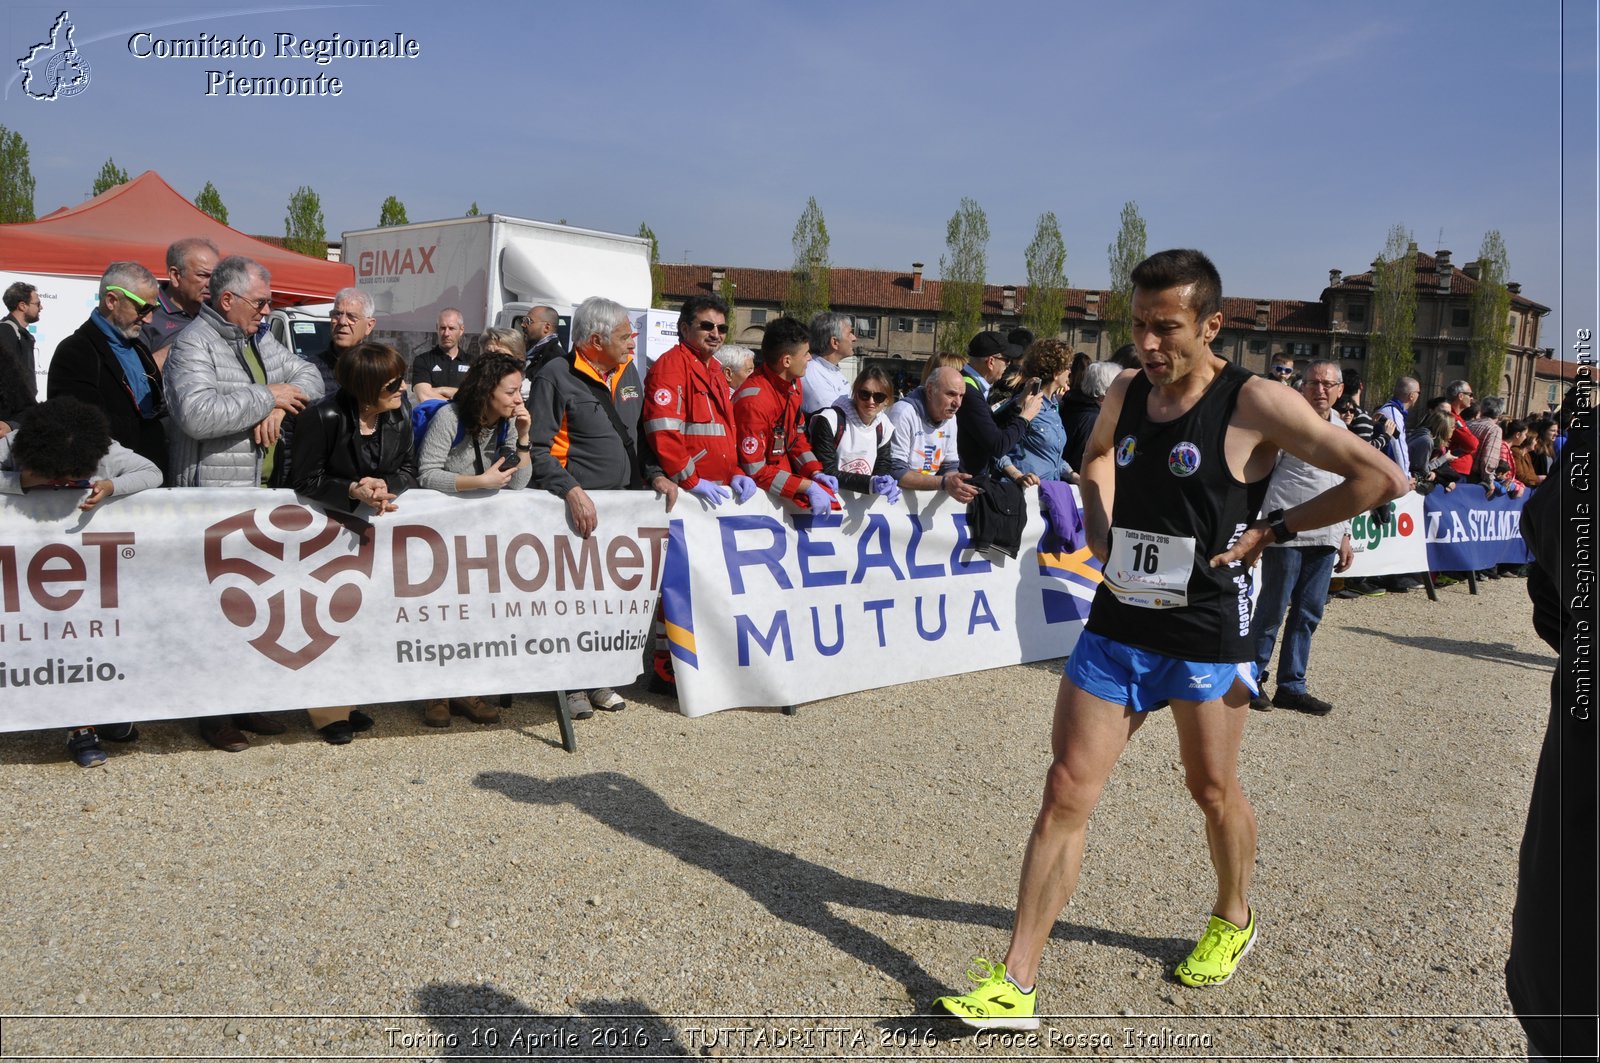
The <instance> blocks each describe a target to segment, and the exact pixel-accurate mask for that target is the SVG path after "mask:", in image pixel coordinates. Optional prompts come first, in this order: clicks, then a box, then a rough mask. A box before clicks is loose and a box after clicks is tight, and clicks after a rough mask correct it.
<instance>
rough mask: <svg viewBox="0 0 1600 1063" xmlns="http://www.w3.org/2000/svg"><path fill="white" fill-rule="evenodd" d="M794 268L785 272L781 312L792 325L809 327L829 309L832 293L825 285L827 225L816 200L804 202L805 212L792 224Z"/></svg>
mask: <svg viewBox="0 0 1600 1063" xmlns="http://www.w3.org/2000/svg"><path fill="white" fill-rule="evenodd" d="M790 243H791V244H792V245H793V247H794V266H793V267H792V268H791V269H790V271H789V287H788V288H787V289H786V290H785V291H784V293H783V312H784V313H785V314H788V315H789V316H790V317H792V318H794V319H795V320H796V321H801V322H804V323H805V324H807V325H809V324H811V319H812V318H813V317H816V316H817V315H818V314H820V313H822V312H823V311H825V310H827V309H829V308H830V306H831V305H832V298H833V293H832V291H831V290H830V287H829V282H828V271H829V269H830V263H829V261H828V223H827V222H826V221H824V220H823V217H822V208H821V207H819V206H817V197H816V196H810V197H808V198H807V199H806V209H805V210H802V211H801V212H800V220H799V221H797V222H795V223H794V236H793V238H792V239H791V240H790Z"/></svg>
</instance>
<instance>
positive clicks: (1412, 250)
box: [1406, 240, 1417, 255]
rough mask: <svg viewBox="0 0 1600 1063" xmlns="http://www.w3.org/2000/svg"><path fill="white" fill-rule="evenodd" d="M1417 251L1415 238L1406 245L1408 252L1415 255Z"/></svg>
mask: <svg viewBox="0 0 1600 1063" xmlns="http://www.w3.org/2000/svg"><path fill="white" fill-rule="evenodd" d="M1416 253H1417V242H1416V241H1415V240H1413V241H1411V242H1410V243H1409V244H1407V245H1406V254H1408V255H1414V254H1416Z"/></svg>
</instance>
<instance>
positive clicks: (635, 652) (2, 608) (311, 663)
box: [0, 489, 667, 731]
mask: <svg viewBox="0 0 1600 1063" xmlns="http://www.w3.org/2000/svg"><path fill="white" fill-rule="evenodd" d="M82 497H83V492H81V491H31V492H29V493H28V494H27V495H25V496H20V497H17V496H6V497H5V498H4V499H3V500H0V731H10V730H26V729H32V728H40V727H53V726H63V727H64V726H80V725H83V724H93V723H104V722H111V721H118V720H144V719H153V718H168V717H184V716H209V715H215V714H219V713H230V712H250V711H273V710H280V709H294V708H314V707H319V706H326V705H350V704H356V705H359V704H365V703H371V702H374V701H395V700H401V699H422V698H431V697H447V696H459V695H463V694H480V695H492V694H500V693H518V692H524V691H539V690H563V689H587V688H591V687H596V686H606V685H616V686H621V685H626V684H628V683H631V682H633V681H634V679H635V678H636V677H637V676H638V674H639V671H640V663H641V661H642V660H643V654H644V651H645V649H646V648H647V646H648V645H649V640H650V630H651V621H652V617H653V614H654V611H655V606H656V600H657V591H658V587H659V585H660V580H661V573H662V569H663V566H664V560H665V556H666V542H667V523H666V519H667V518H666V514H665V513H664V512H663V507H662V505H661V502H660V500H659V499H657V498H655V496H654V495H653V494H652V493H650V492H644V491H641V492H599V493H596V494H595V495H594V496H593V497H594V503H595V507H596V509H597V511H598V513H599V529H598V530H597V531H596V532H595V533H594V534H593V535H592V536H591V537H590V538H589V539H587V540H585V539H580V538H578V537H577V536H576V535H574V534H572V533H571V532H570V531H569V529H568V527H567V522H566V511H565V507H564V506H563V505H562V503H561V502H560V501H559V500H558V499H556V498H554V497H552V496H550V495H548V494H545V493H543V492H537V491H517V492H505V493H502V494H499V495H495V496H493V497H483V498H462V497H457V496H451V495H444V494H438V493H435V492H432V491H409V492H407V493H405V494H404V495H402V496H401V497H400V499H399V506H400V508H399V510H398V511H397V512H395V513H391V514H388V515H386V516H384V517H381V518H379V519H377V520H374V521H372V522H371V523H367V522H363V521H356V520H340V519H334V518H332V517H329V516H328V515H327V514H325V513H324V512H323V511H322V510H321V509H319V508H317V507H315V506H310V505H306V504H304V503H302V502H300V501H299V500H297V499H296V497H295V495H294V493H293V492H290V491H262V490H247V489H246V490H194V489H188V490H171V489H168V490H156V491H146V492H143V493H141V494H138V495H132V496H129V497H127V498H112V499H110V500H108V501H106V502H104V503H102V504H101V506H100V507H98V508H96V509H95V510H93V511H91V512H89V513H82V512H79V511H78V509H77V508H76V507H77V504H78V502H79V501H81V499H82Z"/></svg>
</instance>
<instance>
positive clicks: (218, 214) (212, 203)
mask: <svg viewBox="0 0 1600 1063" xmlns="http://www.w3.org/2000/svg"><path fill="white" fill-rule="evenodd" d="M194 205H195V206H197V207H199V208H200V209H201V210H203V211H205V212H206V213H207V214H209V215H211V216H212V217H213V218H215V219H216V220H217V221H220V222H221V223H222V224H224V225H226V224H228V208H227V207H225V206H223V204H222V196H221V194H220V193H218V192H217V186H216V185H214V184H212V183H211V182H210V181H207V182H206V186H205V187H204V188H202V189H201V190H200V194H199V195H198V196H195V197H194Z"/></svg>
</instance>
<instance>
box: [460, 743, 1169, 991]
mask: <svg viewBox="0 0 1600 1063" xmlns="http://www.w3.org/2000/svg"><path fill="white" fill-rule="evenodd" d="M473 785H475V786H477V787H479V788H480V789H484V790H496V791H499V792H500V793H503V794H505V795H506V796H507V797H509V798H512V799H513V800H516V801H526V802H528V803H530V804H538V805H559V804H569V805H572V806H573V807H574V808H576V809H578V810H579V811H581V812H583V813H585V814H587V815H589V816H592V817H594V818H595V819H596V820H598V821H599V822H601V823H603V824H605V825H606V826H608V827H610V828H611V829H612V830H615V831H617V832H618V833H620V834H624V835H627V836H628V837H630V838H632V839H634V840H635V841H639V842H643V843H645V844H647V845H653V846H655V847H656V848H658V849H661V850H662V851H664V852H667V853H669V854H671V855H673V856H675V857H677V858H678V859H679V860H682V861H683V862H684V863H687V864H691V865H693V866H695V867H698V868H701V869H703V870H705V871H709V872H711V873H712V874H714V875H717V876H718V877H720V878H722V879H723V880H724V881H726V882H728V883H729V884H730V885H732V886H736V887H738V888H739V889H741V890H743V891H744V892H746V893H747V894H749V895H750V897H751V898H752V899H754V900H755V901H756V902H757V903H758V904H760V905H761V906H762V907H764V908H766V909H767V910H768V911H769V912H771V913H772V914H773V915H775V916H777V917H778V918H779V919H782V920H783V921H784V922H787V923H792V924H793V925H795V926H798V927H803V928H804V929H807V930H810V931H813V932H815V933H817V934H820V935H822V936H823V937H824V938H826V939H827V940H828V941H829V942H830V943H831V944H832V945H833V946H834V947H835V948H837V949H839V950H840V951H841V952H844V953H846V954H848V955H850V956H853V957H855V959H856V960H858V961H859V962H861V963H863V964H865V965H867V966H869V967H873V968H876V969H877V970H879V971H882V972H883V973H885V974H887V975H888V976H890V977H891V978H894V979H895V980H897V981H898V982H900V983H901V984H902V985H903V986H905V988H906V991H907V993H909V994H910V996H911V999H912V1000H916V1001H925V1000H930V999H932V998H933V997H935V996H937V995H939V994H940V993H942V992H944V991H945V987H944V986H943V984H942V983H940V982H937V981H935V980H934V979H933V978H931V977H930V976H929V975H928V973H927V972H926V971H924V970H923V969H922V966H921V965H920V964H918V963H917V961H916V960H914V959H912V958H911V957H910V956H909V955H907V954H906V953H905V952H903V951H902V950H900V949H898V948H896V947H894V946H893V945H891V944H889V943H888V942H886V941H884V940H882V939H881V938H879V937H877V936H876V935H874V934H872V933H869V932H868V931H866V930H863V929H861V928H860V927H858V926H856V925H855V924H853V923H851V922H850V921H849V920H847V919H844V918H841V917H840V916H837V915H835V914H834V913H833V912H832V911H830V910H829V907H828V906H829V905H830V904H833V905H842V906H844V907H847V908H858V909H861V910H863V911H872V912H882V913H885V914H888V915H903V916H911V917H914V918H919V919H940V920H944V921H946V922H952V923H964V924H969V925H975V926H987V927H993V928H994V929H996V930H1001V931H1006V932H1009V931H1010V929H1011V912H1010V910H1009V909H1005V908H999V907H996V906H995V905H992V904H976V903H972V902H967V901H950V900H945V899H944V898H940V897H927V896H922V895H920V894H915V893H907V892H905V891H903V890H897V889H891V888H890V887H888V886H882V885H879V884H878V883H876V882H867V881H864V880H862V879H857V878H850V877H848V876H846V875H841V874H839V873H838V872H837V871H833V870H831V869H830V868H826V867H823V866H821V865H820V864H815V863H812V862H811V861H810V860H803V859H801V858H800V857H797V856H795V855H793V854H792V853H786V852H783V851H782V850H779V849H774V848H772V847H770V846H766V845H762V844H760V843H758V842H752V841H750V840H748V839H745V838H740V837H738V836H736V835H732V834H729V833H728V832H727V831H724V830H721V829H719V828H717V827H713V826H712V825H710V824H709V823H706V822H704V821H702V820H698V819H694V818H693V817H690V816H686V815H684V814H683V813H681V812H679V811H677V810H676V809H674V808H672V807H671V806H670V805H668V804H667V803H666V802H665V801H664V800H662V798H661V797H660V795H659V794H657V793H655V791H653V790H651V789H650V788H649V787H647V786H644V785H643V784H641V783H639V782H638V781H636V780H634V779H630V778H628V777H627V776H625V775H621V774H618V773H616V772H596V773H594V774H590V775H578V776H573V777H570V778H565V779H552V780H545V779H536V778H533V777H532V776H528V775H521V774H516V773H512V772H484V773H482V774H481V775H479V776H478V777H477V778H476V779H475V780H473ZM1051 936H1052V937H1054V938H1056V939H1058V940H1063V941H1098V942H1100V943H1102V944H1110V945H1116V946H1121V947H1124V948H1129V949H1132V950H1134V951H1136V952H1140V953H1143V954H1144V955H1146V956H1150V957H1152V958H1155V959H1158V960H1160V961H1161V962H1163V963H1166V962H1168V961H1176V960H1177V959H1178V958H1181V957H1182V956H1183V955H1184V953H1185V952H1186V951H1187V950H1188V948H1189V945H1190V943H1189V942H1187V941H1180V940H1177V939H1175V938H1149V937H1139V936H1136V935H1132V934H1120V933H1108V932H1106V931H1104V930H1096V929H1093V928H1089V927H1082V926H1077V925H1073V924H1068V923H1064V922H1060V921H1058V922H1057V923H1056V925H1055V927H1054V930H1053V931H1052V934H1051Z"/></svg>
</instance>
